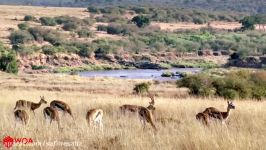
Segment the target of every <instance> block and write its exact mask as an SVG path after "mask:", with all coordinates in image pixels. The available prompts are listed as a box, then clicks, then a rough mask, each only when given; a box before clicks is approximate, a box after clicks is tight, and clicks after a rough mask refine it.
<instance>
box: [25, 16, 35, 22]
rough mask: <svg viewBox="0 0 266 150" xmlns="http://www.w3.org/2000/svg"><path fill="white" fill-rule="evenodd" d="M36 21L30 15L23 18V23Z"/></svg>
mask: <svg viewBox="0 0 266 150" xmlns="http://www.w3.org/2000/svg"><path fill="white" fill-rule="evenodd" d="M34 20H36V18H35V17H34V16H31V15H26V16H25V17H24V21H34Z"/></svg>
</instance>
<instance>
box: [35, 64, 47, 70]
mask: <svg viewBox="0 0 266 150" xmlns="http://www.w3.org/2000/svg"><path fill="white" fill-rule="evenodd" d="M47 68H48V67H47V66H36V65H32V66H31V69H32V70H43V69H47Z"/></svg>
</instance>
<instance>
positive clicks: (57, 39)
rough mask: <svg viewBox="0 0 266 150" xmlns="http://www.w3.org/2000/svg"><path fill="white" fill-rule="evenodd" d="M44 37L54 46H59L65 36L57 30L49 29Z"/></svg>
mask: <svg viewBox="0 0 266 150" xmlns="http://www.w3.org/2000/svg"><path fill="white" fill-rule="evenodd" d="M43 39H44V40H45V41H47V42H49V43H51V44H52V45H54V46H59V45H61V44H62V43H63V41H64V40H63V38H62V35H61V33H59V32H55V31H49V32H47V33H46V34H44V35H43Z"/></svg>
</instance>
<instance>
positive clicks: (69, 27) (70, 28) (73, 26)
mask: <svg viewBox="0 0 266 150" xmlns="http://www.w3.org/2000/svg"><path fill="white" fill-rule="evenodd" d="M77 28H78V25H77V24H76V23H75V22H67V23H65V24H64V25H63V29H64V30H65V31H74V30H76V29H77Z"/></svg>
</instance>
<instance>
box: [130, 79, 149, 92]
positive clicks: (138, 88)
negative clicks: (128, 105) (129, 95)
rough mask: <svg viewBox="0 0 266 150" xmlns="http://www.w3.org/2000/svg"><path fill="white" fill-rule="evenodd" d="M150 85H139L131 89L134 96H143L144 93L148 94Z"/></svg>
mask: <svg viewBox="0 0 266 150" xmlns="http://www.w3.org/2000/svg"><path fill="white" fill-rule="evenodd" d="M150 86H151V84H150V83H145V82H144V83H139V84H136V85H135V86H134V88H133V92H134V93H136V94H143V93H144V92H149V89H150Z"/></svg>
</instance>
